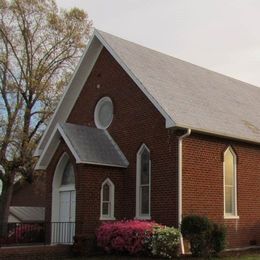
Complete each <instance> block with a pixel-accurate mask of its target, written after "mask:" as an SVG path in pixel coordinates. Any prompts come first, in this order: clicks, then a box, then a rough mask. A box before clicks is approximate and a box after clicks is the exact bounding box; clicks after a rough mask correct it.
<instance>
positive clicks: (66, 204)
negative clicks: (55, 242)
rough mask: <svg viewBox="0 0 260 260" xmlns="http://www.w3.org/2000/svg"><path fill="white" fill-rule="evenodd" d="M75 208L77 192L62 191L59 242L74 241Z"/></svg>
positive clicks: (67, 242) (68, 242)
mask: <svg viewBox="0 0 260 260" xmlns="http://www.w3.org/2000/svg"><path fill="white" fill-rule="evenodd" d="M75 209H76V192H75V191H71V190H69V191H60V205H59V222H60V223H59V224H58V225H59V240H60V241H59V242H60V243H63V244H64V243H65V244H71V243H73V236H74V235H75Z"/></svg>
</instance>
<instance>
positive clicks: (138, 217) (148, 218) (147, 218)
mask: <svg viewBox="0 0 260 260" xmlns="http://www.w3.org/2000/svg"><path fill="white" fill-rule="evenodd" d="M135 219H136V220H151V219H152V218H151V216H136V217H135Z"/></svg>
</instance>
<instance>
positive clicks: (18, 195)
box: [11, 181, 45, 207]
mask: <svg viewBox="0 0 260 260" xmlns="http://www.w3.org/2000/svg"><path fill="white" fill-rule="evenodd" d="M44 186H45V183H44V181H43V182H41V183H40V182H33V183H28V182H24V183H22V184H20V185H19V187H18V188H17V189H15V190H14V193H13V196H12V201H11V206H20V207H45V187H44Z"/></svg>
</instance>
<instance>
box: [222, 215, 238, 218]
mask: <svg viewBox="0 0 260 260" xmlns="http://www.w3.org/2000/svg"><path fill="white" fill-rule="evenodd" d="M224 219H239V216H235V215H225V216H224Z"/></svg>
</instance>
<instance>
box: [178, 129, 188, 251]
mask: <svg viewBox="0 0 260 260" xmlns="http://www.w3.org/2000/svg"><path fill="white" fill-rule="evenodd" d="M190 134H191V129H190V128H188V129H187V132H186V133H185V134H183V135H181V136H180V137H179V139H178V224H179V227H180V226H181V221H182V140H183V139H184V138H185V137H188V136H189V135H190ZM181 253H182V254H184V253H185V252H184V244H183V238H182V236H181Z"/></svg>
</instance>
